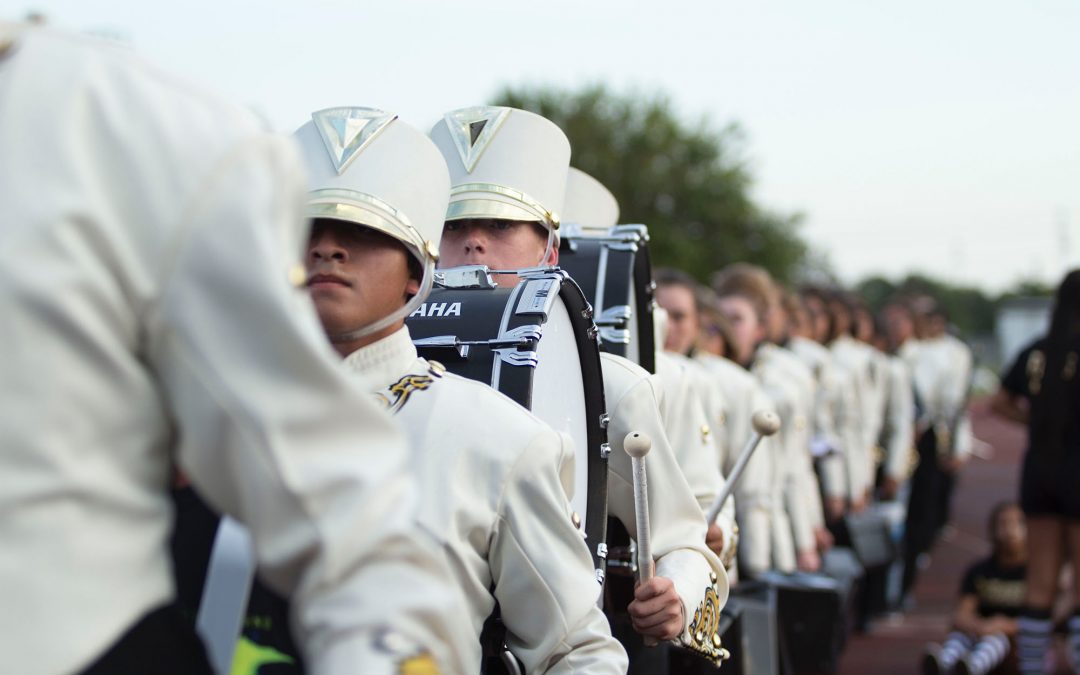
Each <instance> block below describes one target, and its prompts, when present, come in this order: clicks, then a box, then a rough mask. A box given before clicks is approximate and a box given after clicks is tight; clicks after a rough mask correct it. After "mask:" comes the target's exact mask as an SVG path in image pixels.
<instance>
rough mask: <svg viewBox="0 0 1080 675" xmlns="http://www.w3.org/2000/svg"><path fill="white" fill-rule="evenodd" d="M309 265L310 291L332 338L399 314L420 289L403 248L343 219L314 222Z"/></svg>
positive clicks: (387, 237)
mask: <svg viewBox="0 0 1080 675" xmlns="http://www.w3.org/2000/svg"><path fill="white" fill-rule="evenodd" d="M305 265H306V267H307V275H308V282H307V286H308V291H309V292H310V293H311V299H312V300H313V301H314V303H315V309H316V310H317V311H318V313H319V318H320V319H321V320H322V324H323V328H324V329H326V333H327V334H328V335H329V336H331V337H333V336H335V335H341V334H343V333H348V332H350V331H355V330H357V329H359V328H363V327H364V326H369V325H371V324H373V323H375V322H376V321H378V320H379V319H381V318H383V317H385V316H388V315H389V314H391V313H393V312H395V311H397V310H398V309H400V308H401V307H402V306H404V305H405V303H406V302H408V297H409V296H410V295H414V294H416V293H417V292H418V290H419V285H420V284H419V281H418V280H416V279H414V278H413V277H412V275H411V274H410V272H409V253H408V251H407V250H406V249H405V246H404V245H402V244H401V243H400V242H398V241H397V240H396V239H394V238H393V237H389V236H387V235H385V234H381V233H379V232H376V231H375V230H372V229H370V228H367V227H362V226H359V225H356V224H354V223H347V222H343V221H340V220H323V219H320V220H317V221H315V224H314V226H313V227H312V230H311V239H310V240H309V241H308V249H307V257H306V258H305ZM394 328H395V329H396V327H394Z"/></svg>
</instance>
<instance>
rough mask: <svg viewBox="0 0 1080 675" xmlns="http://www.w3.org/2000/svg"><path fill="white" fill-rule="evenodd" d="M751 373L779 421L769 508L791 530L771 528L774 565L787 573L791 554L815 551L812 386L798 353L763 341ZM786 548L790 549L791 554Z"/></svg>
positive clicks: (815, 496)
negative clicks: (776, 511)
mask: <svg viewBox="0 0 1080 675" xmlns="http://www.w3.org/2000/svg"><path fill="white" fill-rule="evenodd" d="M751 372H752V373H754V375H756V376H757V377H758V379H759V381H760V382H761V385H762V387H763V388H764V389H765V393H766V394H767V395H768V396H769V398H770V399H771V400H772V402H773V405H774V406H775V408H776V411H777V413H778V414H779V415H780V420H781V424H780V431H779V432H778V433H777V443H778V446H779V448H780V455H779V457H778V459H779V462H778V472H777V474H778V480H777V482H776V484H774V486H773V489H774V504H773V506H774V508H777V509H782V510H783V511H784V515H786V517H787V520H788V522H789V523H790V528H791V529H790V532H784V531H783V529H782V528H777V529H775V530H774V532H773V542H774V547H775V551H774V555H776V556H777V558H776V561H775V562H776V564H775V567H776V568H777V569H779V570H782V571H790V569H792V568H793V567H794V559H793V554H794V553H797V552H800V551H815V550H817V543H816V539H815V538H814V528H815V526H816V525H817V524H818V523H817V521H818V515H817V513H818V512H819V511H820V508H821V507H820V504H821V498H820V497H819V495H818V494H817V492H816V488H817V479H816V477H814V474H813V467H812V465H811V460H810V416H811V414H812V412H813V405H814V393H815V390H814V387H815V385H814V382H813V376H812V375H811V373H810V371H809V369H807V368H806V366H804V365H803V363H802V362H801V361H800V360H799V359H798V357H796V356H795V355H794V354H792V353H791V352H790V351H788V350H786V349H783V348H781V347H778V346H776V345H773V344H769V343H763V344H761V345H760V346H759V347H758V349H757V352H756V354H755V356H754V364H753V367H752V368H751ZM811 479H813V482H812V485H813V490H812V489H811ZM815 502H816V504H817V506H816V507H815V506H814V503H815ZM789 539H790V541H789ZM788 551H791V552H792V557H791V558H789V557H788V556H789V553H788Z"/></svg>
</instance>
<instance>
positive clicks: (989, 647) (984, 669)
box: [967, 633, 1009, 675]
mask: <svg viewBox="0 0 1080 675" xmlns="http://www.w3.org/2000/svg"><path fill="white" fill-rule="evenodd" d="M1008 655H1009V638H1007V637H1005V635H1004V634H1003V633H994V634H993V635H987V636H985V637H983V638H982V639H980V640H979V642H978V644H976V645H975V649H973V650H971V653H970V654H968V656H967V662H968V673H970V674H971V675H986V673H989V672H990V671H991V670H993V669H994V668H996V667H997V666H998V664H1000V663H1001V662H1002V661H1004V660H1005V657H1006V656H1008Z"/></svg>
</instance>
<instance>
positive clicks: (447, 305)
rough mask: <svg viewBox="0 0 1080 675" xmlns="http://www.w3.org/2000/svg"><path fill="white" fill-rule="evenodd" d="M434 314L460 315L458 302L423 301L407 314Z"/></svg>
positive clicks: (426, 316) (424, 315) (415, 315)
mask: <svg viewBox="0 0 1080 675" xmlns="http://www.w3.org/2000/svg"><path fill="white" fill-rule="evenodd" d="M436 316H440V317H441V316H461V303H460V302H425V303H424V304H422V305H420V306H419V307H417V308H416V311H415V312H413V313H412V314H410V315H409V318H410V319H412V318H415V317H425V318H431V317H436Z"/></svg>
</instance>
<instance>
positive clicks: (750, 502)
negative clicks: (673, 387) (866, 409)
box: [694, 354, 794, 576]
mask: <svg viewBox="0 0 1080 675" xmlns="http://www.w3.org/2000/svg"><path fill="white" fill-rule="evenodd" d="M694 361H696V362H698V363H700V364H701V365H702V367H703V368H705V369H706V370H707V371H708V372H709V374H710V375H711V376H712V377H711V379H712V381H713V382H715V383H716V385H717V386H718V387H720V389H721V390H722V391H723V393H724V399H723V400H724V420H723V424H722V425H721V427H720V430H719V431H720V433H721V434H722V435H723V436H724V437H725V438H726V442H727V445H728V447H730V448H731V449H733V450H734V452H731V453H728V455H727V457H725V462H724V465H723V466H722V471H723V473H724V475H725V476H726V475H729V474H730V472H731V470H732V469H733V468H734V466H735V462H736V460H737V459H738V457H737V454H738V453H739V452H742V449H743V447H744V446H745V445H746V442H747V441H748V440H749V439H750V435H751V433H752V432H753V426H752V424H751V418H752V417H753V415H754V413H756V412H758V411H759V410H774V409H775V406H773V403H772V401H771V400H769V398H768V397H767V396H766V395H765V391H764V390H763V389H762V388H761V385H760V384H758V381H757V380H756V379H754V376H753V375H751V374H750V372H749V371H747V370H746V369H745V368H743V367H741V366H739V365H737V364H735V363H733V362H731V361H728V360H727V359H722V358H719V357H716V356H712V355H710V354H697V355H695V356H694ZM779 452H780V446H779V445H778V444H777V443H776V439H775V437H769V438H764V439H762V440H761V443H760V445H758V448H757V450H756V451H755V452H754V455H753V456H752V457H751V458H750V461H749V462H748V463H747V465H746V468H745V469H744V470H743V475H742V478H741V479H740V480H739V482H738V483H737V484H736V486H735V492H734V496H735V519H736V523H737V524H738V527H739V529H738V536H739V539H738V542H739V549H738V556H739V569H740V571H741V572H742V573H744V574H747V575H749V576H756V575H758V574H761V573H762V572H765V571H766V570H768V569H770V568H771V567H772V566H773V537H772V532H773V531H774V530H778V531H779V532H782V533H784V534H785V535H786V539H787V544H786V545H785V547H784V548H785V549H786V550H787V551H788V552H789V553H788V556H787V557H788V564H787V566H788V567H790V566H791V565H794V561H793V559H792V557H791V553H790V552H791V551H793V550H794V545H793V544H792V543H791V528H790V526H789V524H788V520H787V516H786V514H784V513H783V509H782V508H779V507H776V506H774V505H775V504H776V500H775V497H776V494H775V493H776V491H775V489H774V485H775V484H777V483H778V482H779V477H778V476H777V471H778V464H779V459H780V458H779ZM778 519H779V520H778Z"/></svg>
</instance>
